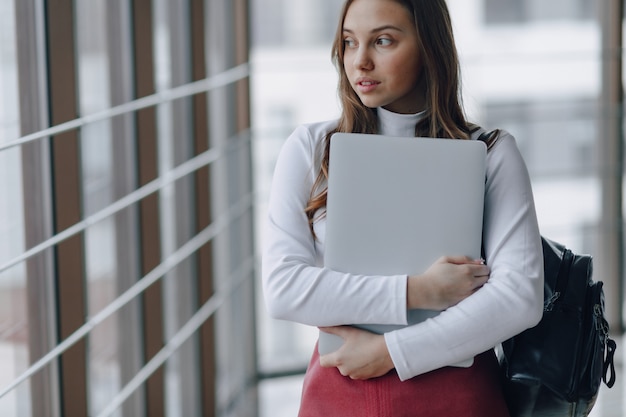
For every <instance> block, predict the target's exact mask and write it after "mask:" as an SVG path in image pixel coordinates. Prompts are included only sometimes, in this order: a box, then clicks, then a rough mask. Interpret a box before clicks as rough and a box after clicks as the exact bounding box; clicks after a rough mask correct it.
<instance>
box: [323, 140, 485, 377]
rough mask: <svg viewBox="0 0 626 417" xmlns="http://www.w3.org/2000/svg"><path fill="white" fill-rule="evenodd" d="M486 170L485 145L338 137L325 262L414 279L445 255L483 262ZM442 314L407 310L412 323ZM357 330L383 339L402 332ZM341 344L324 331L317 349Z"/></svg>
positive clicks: (348, 269)
mask: <svg viewBox="0 0 626 417" xmlns="http://www.w3.org/2000/svg"><path fill="white" fill-rule="evenodd" d="M485 166H486V147H485V144H484V143H483V142H481V141H474V140H453V139H431V138H400V137H389V136H382V135H367V134H354V133H336V134H334V135H333V137H332V139H331V151H330V166H329V180H328V199H327V206H326V209H327V214H326V238H325V254H324V265H325V266H326V267H328V268H330V269H333V270H337V271H341V272H349V273H354V274H366V275H395V274H408V275H412V274H418V273H422V272H424V271H425V270H426V269H427V268H428V267H429V266H430V265H431V264H432V263H433V262H434V261H435V260H437V259H438V258H439V257H440V256H443V255H467V256H470V257H472V258H479V257H480V255H481V239H482V218H483V201H484V186H485ZM437 314H439V312H438V311H432V310H409V311H408V321H409V325H410V324H415V323H419V322H421V321H424V320H427V319H428V318H431V317H434V316H436V315H437ZM355 325H356V326H358V327H361V328H364V329H367V330H370V331H372V332H375V333H379V334H382V333H385V332H389V331H392V330H395V329H398V328H401V327H403V326H390V325H372V324H367V325H362V324H358V323H355ZM342 343H343V339H341V338H340V337H338V336H334V335H330V334H328V333H324V332H320V338H319V346H318V349H319V352H320V354H325V353H329V352H332V351H334V350H336V349H338V348H339V347H340V346H341V344H342ZM472 363H473V360H471V359H470V360H468V361H466V362H463V363H460V364H458V365H459V366H470V365H471V364H472Z"/></svg>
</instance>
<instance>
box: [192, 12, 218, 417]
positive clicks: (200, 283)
mask: <svg viewBox="0 0 626 417" xmlns="http://www.w3.org/2000/svg"><path fill="white" fill-rule="evenodd" d="M204 16H205V6H204V0H191V2H190V7H189V20H190V44H191V78H192V81H197V80H202V79H204V78H205V77H206V76H207V69H206V50H205V48H206V43H205V37H206V33H207V31H206V27H205V19H204ZM192 128H193V141H194V143H193V146H194V155H200V154H202V153H204V152H207V151H208V150H209V141H210V138H209V108H208V94H207V93H204V92H203V93H199V94H196V95H194V96H193V99H192ZM210 184H211V179H210V167H204V168H201V169H199V170H198V171H196V173H195V175H194V197H195V198H194V203H195V228H196V232H197V231H200V230H202V229H203V228H205V227H207V226H208V225H209V224H211V221H212V215H211V192H212V190H211V189H210ZM196 277H197V278H196V283H197V294H198V296H197V301H198V304H199V305H203V304H204V303H206V302H207V301H208V300H209V299H210V298H211V297H212V296H213V294H214V290H213V280H214V277H213V246H212V241H209V242H207V243H206V244H205V245H203V246H202V247H201V248H199V249H198V252H197V255H196ZM198 333H199V347H200V356H199V360H200V393H201V399H202V405H201V407H202V415H203V416H207V417H214V416H215V411H216V407H215V319H214V317H213V315H211V317H209V318H208V319H207V320H206V321H205V322H204V323H203V324H202V326H201V327H200V329H199V332H198Z"/></svg>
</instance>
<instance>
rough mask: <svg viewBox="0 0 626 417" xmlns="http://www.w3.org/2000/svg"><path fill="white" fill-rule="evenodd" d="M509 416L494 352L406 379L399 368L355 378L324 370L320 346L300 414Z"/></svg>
mask: <svg viewBox="0 0 626 417" xmlns="http://www.w3.org/2000/svg"><path fill="white" fill-rule="evenodd" d="M352 416H354V417H457V416H461V417H509V412H508V410H507V407H506V403H505V401H504V397H503V395H502V388H501V386H500V381H499V376H498V361H497V359H496V356H495V354H494V352H493V351H492V350H490V351H488V352H485V353H483V354H481V355H478V356H477V357H476V358H475V359H474V364H473V365H472V366H471V367H469V368H459V367H445V368H441V369H438V370H435V371H432V372H429V373H426V374H423V375H419V376H417V377H415V378H412V379H410V380H407V381H400V378H398V375H397V373H396V372H395V370H392V371H390V372H389V373H387V374H386V375H384V376H382V377H379V378H373V379H368V380H362V381H357V380H352V379H350V378H348V377H344V376H342V375H341V374H340V373H339V371H338V370H337V368H322V367H321V366H320V364H319V354H318V353H317V347H316V349H315V352H314V353H313V357H312V358H311V362H310V364H309V368H308V369H307V373H306V375H305V377H304V385H303V389H302V399H301V404H300V412H299V414H298V417H352Z"/></svg>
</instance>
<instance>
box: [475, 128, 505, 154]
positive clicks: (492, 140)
mask: <svg viewBox="0 0 626 417" xmlns="http://www.w3.org/2000/svg"><path fill="white" fill-rule="evenodd" d="M499 138H500V129H494V130H492V131H490V132H488V131H484V132H483V133H481V134H480V136H478V140H481V141H483V142H485V145H487V152H489V151H490V150H491V148H493V146H494V145H495V144H496V143H497V142H498V139H499Z"/></svg>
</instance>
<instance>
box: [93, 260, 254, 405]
mask: <svg viewBox="0 0 626 417" xmlns="http://www.w3.org/2000/svg"><path fill="white" fill-rule="evenodd" d="M253 258H254V257H253V256H251V257H249V258H248V259H247V260H246V261H245V262H243V263H242V264H240V266H239V268H238V270H237V271H236V272H235V273H233V274H232V275H231V279H229V280H228V284H227V285H226V287H224V288H222V289H221V290H220V291H218V292H217V293H215V294H214V295H213V296H212V297H211V298H210V299H209V300H207V302H205V303H204V304H203V305H202V307H200V309H198V311H197V312H196V313H195V314H194V315H193V316H192V317H191V318H190V319H189V320H188V321H187V322H186V323H185V325H184V326H182V327H181V328H180V330H179V331H178V332H177V333H176V334H175V335H174V336H172V338H170V339H169V340H168V342H167V343H166V344H165V346H163V348H161V350H160V351H159V352H157V353H156V354H155V355H154V356H153V357H152V359H150V361H148V363H146V364H145V366H144V367H143V368H141V369H140V370H139V372H137V373H136V374H135V376H134V377H133V378H132V379H131V380H130V381H129V382H128V383H127V384H126V385H125V386H124V388H122V389H121V390H120V392H119V393H118V394H117V395H116V396H115V397H114V398H113V399H112V400H110V401H109V402H108V405H107V407H106V408H105V409H104V410H102V411H101V412H100V413H99V414H98V415H97V416H96V417H106V416H110V415H111V414H113V413H114V412H115V410H116V409H117V408H118V407H120V406H121V405H122V404H123V403H124V401H126V400H127V399H128V398H129V397H130V396H131V395H132V394H133V393H134V392H135V391H136V390H137V389H138V388H139V387H141V386H142V384H144V383H145V382H146V380H147V379H148V378H150V376H151V375H152V374H153V373H154V372H156V371H157V370H158V369H159V368H160V367H161V366H162V365H163V364H164V363H165V361H166V360H167V359H169V357H170V356H172V355H173V354H174V352H176V350H178V349H179V348H180V347H181V346H182V345H183V343H185V342H186V341H187V339H189V338H190V337H191V336H192V335H193V334H194V333H195V332H197V331H198V329H199V328H200V326H202V324H203V323H204V322H205V321H206V320H207V319H208V318H209V317H211V316H212V315H213V314H214V313H215V312H216V311H217V309H218V308H219V307H220V306H221V305H222V304H223V303H224V301H225V300H226V299H227V298H228V296H230V295H231V294H232V293H233V292H234V291H235V289H237V288H238V287H239V286H240V285H242V284H243V283H244V282H245V281H246V278H248V277H250V275H251V273H252V271H253V270H254V264H255V262H254V259H253Z"/></svg>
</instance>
